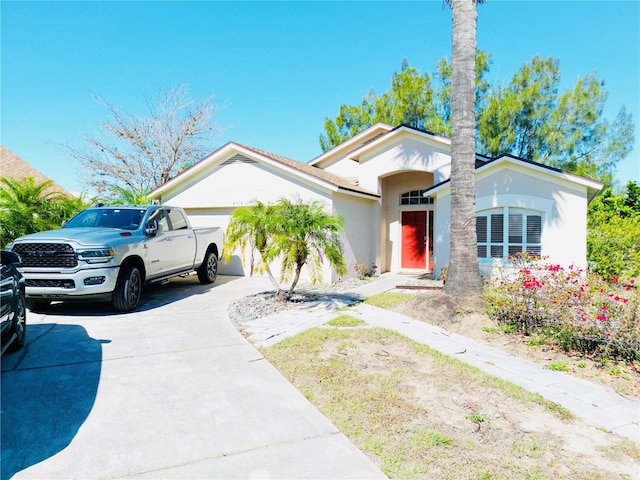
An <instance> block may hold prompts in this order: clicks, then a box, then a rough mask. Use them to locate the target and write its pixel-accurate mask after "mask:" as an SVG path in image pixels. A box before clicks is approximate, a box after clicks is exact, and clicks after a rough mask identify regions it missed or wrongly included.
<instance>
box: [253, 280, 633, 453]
mask: <svg viewBox="0 0 640 480" xmlns="http://www.w3.org/2000/svg"><path fill="white" fill-rule="evenodd" d="M411 278H412V277H411V276H408V275H393V274H384V275H382V276H381V277H380V278H379V279H378V280H376V281H374V282H370V283H368V284H366V285H362V286H360V287H356V288H354V289H352V290H349V291H348V293H349V294H352V295H351V297H352V298H353V301H352V302H351V303H352V305H353V303H355V301H356V300H355V299H357V298H362V299H364V298H366V297H368V296H371V295H375V294H377V293H382V292H386V291H390V290H394V289H396V287H397V286H398V285H402V284H404V283H406V282H407V281H408V280H409V279H411ZM347 303H349V302H345V303H344V304H343V305H340V304H332V305H331V306H330V307H329V308H326V307H325V306H323V305H320V306H316V307H314V308H310V309H308V310H302V311H301V310H289V311H285V312H282V313H278V314H275V315H270V316H267V317H263V318H260V319H258V320H254V321H252V322H247V323H245V324H244V325H246V326H248V328H247V330H246V331H247V332H248V333H250V334H251V335H250V336H249V337H248V338H249V340H250V341H252V342H253V343H254V344H255V345H257V346H269V345H273V344H274V343H278V342H280V341H282V340H284V339H285V338H287V337H290V336H293V335H297V334H298V333H300V332H302V331H304V330H306V329H308V328H312V327H317V326H320V325H322V324H324V323H326V322H328V321H329V320H331V319H332V318H334V317H336V316H337V315H338V312H337V308H339V307H341V306H347ZM349 314H350V315H353V316H357V317H358V318H360V319H361V320H363V321H365V322H366V323H368V324H369V325H371V326H375V327H382V328H388V329H390V330H395V331H397V332H399V333H401V334H402V335H405V336H406V337H409V338H411V339H412V340H415V341H417V342H419V343H423V344H425V345H428V346H429V347H431V348H433V349H435V350H438V351H440V352H442V353H444V354H447V355H450V356H452V357H455V358H457V359H459V360H461V361H464V362H466V363H468V364H470V365H473V366H475V367H477V368H479V369H480V370H482V371H484V372H486V373H489V374H491V375H494V376H496V377H498V378H501V379H504V380H507V381H510V382H512V383H514V384H516V385H519V386H521V387H523V388H525V389H527V390H529V391H531V392H535V393H538V394H540V395H542V396H543V397H544V398H546V399H548V400H551V401H553V402H555V403H557V404H559V405H562V406H563V407H565V408H566V409H567V410H569V411H570V412H572V413H573V414H574V415H576V416H578V417H581V418H583V419H585V420H587V421H589V422H592V423H594V424H596V425H600V426H602V427H604V428H606V429H608V430H610V431H612V432H615V433H617V434H619V435H623V436H625V437H627V438H629V439H631V440H633V441H635V442H640V401H639V400H634V399H629V398H626V397H624V396H622V395H619V394H617V393H616V392H614V391H612V390H609V389H606V388H604V387H601V386H599V385H596V384H593V383H591V382H588V381H586V380H582V379H580V378H576V377H573V376H571V375H568V374H565V373H562V372H555V371H552V370H548V369H545V368H543V366H541V365H539V364H537V363H534V362H532V361H529V360H525V359H522V358H518V357H515V356H513V355H510V354H508V353H506V352H503V351H501V350H498V349H495V348H492V347H489V346H487V345H484V344H482V343H479V342H476V341H474V340H471V339H469V338H466V337H463V336H461V335H458V334H455V333H451V332H448V331H446V330H444V329H442V328H440V327H438V326H435V325H431V324H429V323H426V322H421V321H418V320H413V319H411V318H410V317H407V316H405V315H401V314H397V313H394V312H390V311H388V310H383V309H380V308H376V307H372V306H370V305H366V304H363V303H358V304H356V305H355V306H351V309H350V311H349Z"/></svg>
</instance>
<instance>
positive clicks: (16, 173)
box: [0, 145, 72, 196]
mask: <svg viewBox="0 0 640 480" xmlns="http://www.w3.org/2000/svg"><path fill="white" fill-rule="evenodd" d="M0 176H2V177H6V178H10V179H11V180H22V179H23V178H27V177H33V178H34V179H35V181H36V183H43V182H46V181H48V180H51V179H50V178H48V177H47V176H46V175H45V174H43V173H42V172H40V171H39V170H37V169H35V168H33V167H32V166H31V165H29V164H28V163H27V162H25V161H24V160H22V159H21V158H20V157H18V156H17V155H16V154H14V153H13V152H12V151H11V150H9V149H8V148H6V147H5V146H4V145H0ZM46 191H47V192H56V193H61V194H63V195H66V196H72V195H71V193H69V192H68V191H67V190H65V189H64V188H62V187H61V186H60V185H58V184H57V183H55V182H54V183H53V184H52V185H51V187H49V188H48V189H47V190H46Z"/></svg>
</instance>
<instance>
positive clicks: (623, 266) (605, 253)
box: [587, 182, 640, 280]
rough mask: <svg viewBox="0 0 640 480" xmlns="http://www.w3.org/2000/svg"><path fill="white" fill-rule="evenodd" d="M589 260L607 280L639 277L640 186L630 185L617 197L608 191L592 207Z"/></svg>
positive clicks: (589, 218) (589, 223) (589, 227)
mask: <svg viewBox="0 0 640 480" xmlns="http://www.w3.org/2000/svg"><path fill="white" fill-rule="evenodd" d="M588 229H589V235H588V236H587V258H588V260H589V269H590V271H592V272H594V273H597V274H598V275H600V276H602V277H604V278H606V279H618V278H620V279H625V280H628V279H630V278H638V277H640V240H639V239H640V186H639V185H638V184H637V183H636V182H629V183H628V184H627V186H626V191H625V192H624V193H623V194H621V195H614V194H613V192H612V190H611V188H607V189H605V190H604V191H603V192H602V193H601V194H600V195H598V197H596V198H595V199H594V200H593V201H592V202H591V203H590V204H589V212H588Z"/></svg>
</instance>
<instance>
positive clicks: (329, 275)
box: [150, 124, 602, 281]
mask: <svg viewBox="0 0 640 480" xmlns="http://www.w3.org/2000/svg"><path fill="white" fill-rule="evenodd" d="M450 172H451V141H450V139H448V138H446V137H443V136H440V135H434V134H432V133H429V132H426V131H422V130H418V129H415V128H411V127H407V126H398V127H392V126H390V125H385V124H376V125H373V126H372V127H370V128H368V129H367V130H365V131H363V132H361V133H360V134H358V135H356V136H355V137H353V138H351V139H349V140H347V141H346V142H344V143H342V144H341V145H338V146H336V147H335V148H333V149H331V150H329V151H327V152H325V153H323V154H322V155H320V156H319V157H317V158H315V159H313V160H311V161H310V162H309V163H301V162H298V161H295V160H291V159H289V158H285V157H282V156H279V155H275V154H273V153H269V152H265V151H263V150H259V149H256V148H253V147H249V146H246V145H241V144H238V143H235V142H230V143H227V144H226V145H224V146H223V147H221V148H219V149H218V150H216V151H214V152H213V153H211V154H210V155H209V156H207V157H205V158H203V159H202V160H201V161H199V162H198V163H196V164H195V165H193V166H192V167H190V168H189V169H187V170H185V171H183V172H182V173H180V174H179V175H177V176H176V177H174V178H172V179H170V180H169V181H167V182H166V183H165V184H163V185H161V186H160V187H158V188H157V189H155V190H154V191H153V192H151V194H150V196H151V197H152V198H154V199H156V200H158V201H159V202H160V203H163V204H169V205H176V206H180V207H183V208H184V209H185V210H186V211H187V212H188V214H189V215H190V217H191V219H192V220H193V223H194V224H195V225H197V226H210V225H217V226H221V227H223V228H226V226H227V225H228V221H229V217H230V215H231V213H232V212H233V210H234V209H235V208H236V207H238V206H240V205H250V204H251V203H252V201H253V200H256V199H257V200H260V201H262V202H263V203H274V202H276V201H277V200H278V199H280V198H281V197H289V198H291V197H300V198H302V199H304V200H318V201H321V202H323V203H324V204H325V205H326V208H327V210H328V211H330V212H337V213H339V214H341V215H342V216H343V218H344V220H345V230H344V234H343V238H342V244H343V252H344V256H345V259H346V261H347V265H348V266H349V268H350V272H352V273H353V272H354V270H353V266H354V265H355V264H356V263H357V262H362V263H364V264H365V265H376V266H377V271H378V272H380V273H384V272H408V273H410V272H433V274H434V276H435V277H436V278H437V277H438V276H439V272H440V270H441V269H442V267H444V266H446V265H447V264H448V262H449V245H450V236H449V222H450V205H451V202H450V195H451V189H450V182H449V177H450ZM601 187H602V184H601V183H599V182H596V181H594V180H591V179H588V178H584V177H580V176H577V175H573V174H570V173H566V172H563V171H561V170H558V169H555V168H551V167H548V166H545V165H542V164H538V163H535V162H531V161H527V160H523V159H520V158H515V157H512V156H501V157H499V158H495V159H490V158H487V157H484V156H481V155H477V157H476V211H477V233H478V255H479V258H480V266H481V270H482V271H483V272H484V273H488V272H490V271H491V270H492V269H493V268H495V267H496V266H497V265H500V264H501V263H502V262H503V261H504V258H506V256H507V255H509V254H510V253H515V252H520V251H528V252H532V253H535V254H541V255H543V256H546V257H548V258H549V260H550V261H553V262H557V263H560V264H563V265H569V264H573V265H576V266H579V267H585V266H586V235H587V204H588V203H589V201H590V200H591V199H592V198H593V197H594V196H595V195H596V194H597V192H598V191H599V190H600V189H601ZM247 268H248V267H247V266H246V265H243V264H242V262H241V258H240V255H239V253H238V255H235V256H234V257H233V260H232V261H231V262H230V263H229V264H223V265H221V268H220V272H221V273H226V274H232V275H244V274H247V272H248V270H247ZM324 278H325V280H326V281H333V280H336V274H335V272H331V271H330V269H329V268H328V267H327V268H326V271H325V275H324Z"/></svg>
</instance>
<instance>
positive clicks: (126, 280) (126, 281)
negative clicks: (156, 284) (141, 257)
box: [113, 265, 142, 312]
mask: <svg viewBox="0 0 640 480" xmlns="http://www.w3.org/2000/svg"><path fill="white" fill-rule="evenodd" d="M141 294H142V276H141V275H140V270H138V268H137V267H135V266H134V265H127V266H125V267H123V268H122V269H121V270H120V275H119V276H118V281H117V282H116V289H115V290H114V292H113V308H115V309H116V311H118V312H130V311H132V310H135V308H136V307H137V306H138V304H139V303H140V295H141Z"/></svg>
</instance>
